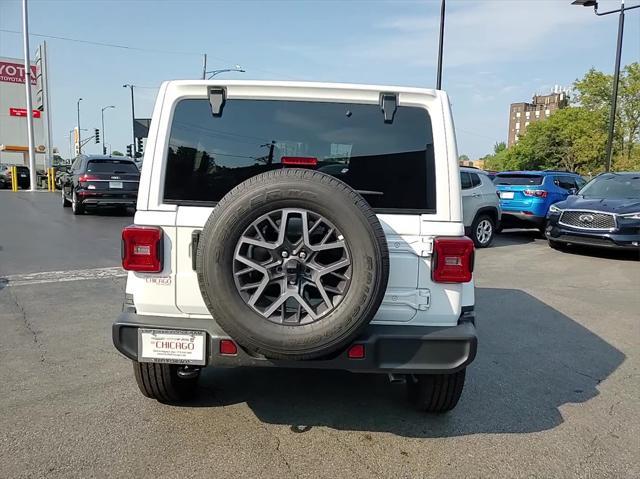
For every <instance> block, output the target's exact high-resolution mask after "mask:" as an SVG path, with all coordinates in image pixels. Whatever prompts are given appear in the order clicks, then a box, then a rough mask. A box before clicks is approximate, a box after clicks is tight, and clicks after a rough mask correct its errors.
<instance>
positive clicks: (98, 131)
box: [93, 128, 100, 144]
mask: <svg viewBox="0 0 640 479" xmlns="http://www.w3.org/2000/svg"><path fill="white" fill-rule="evenodd" d="M93 131H94V132H95V137H96V144H97V143H100V130H98V129H97V128H96V129H95V130H93Z"/></svg>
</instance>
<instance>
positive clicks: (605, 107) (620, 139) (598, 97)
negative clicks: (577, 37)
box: [573, 62, 640, 162]
mask: <svg viewBox="0 0 640 479" xmlns="http://www.w3.org/2000/svg"><path fill="white" fill-rule="evenodd" d="M612 83H613V75H606V74H605V73H602V72H599V71H597V70H595V69H593V68H592V69H591V70H589V71H588V72H587V73H586V74H585V76H584V77H583V78H582V79H579V80H576V81H575V83H574V84H573V87H574V89H575V93H574V100H573V101H574V104H576V105H579V106H581V107H583V108H586V109H588V110H590V111H594V112H598V113H600V114H601V115H603V117H604V118H607V121H608V115H609V110H610V108H611V94H612ZM638 141H640V63H638V62H635V63H631V64H629V65H627V66H625V67H624V68H623V69H622V71H621V72H620V85H619V89H618V107H617V109H616V124H615V135H614V155H615V156H617V155H624V156H625V158H626V160H627V162H628V161H629V160H631V157H632V153H633V151H634V145H635V144H637V143H638Z"/></svg>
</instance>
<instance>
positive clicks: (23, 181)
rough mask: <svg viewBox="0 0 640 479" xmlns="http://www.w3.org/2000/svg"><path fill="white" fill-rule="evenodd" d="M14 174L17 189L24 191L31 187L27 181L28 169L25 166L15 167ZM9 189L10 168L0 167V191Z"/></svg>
mask: <svg viewBox="0 0 640 479" xmlns="http://www.w3.org/2000/svg"><path fill="white" fill-rule="evenodd" d="M16 172H17V173H18V187H19V188H24V189H25V190H26V189H28V188H29V186H31V181H30V179H29V168H27V167H26V166H16ZM2 188H11V166H10V165H0V189H2Z"/></svg>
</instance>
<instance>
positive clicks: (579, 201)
mask: <svg viewBox="0 0 640 479" xmlns="http://www.w3.org/2000/svg"><path fill="white" fill-rule="evenodd" d="M546 236H547V239H548V240H549V245H550V246H551V247H552V248H556V249H557V248H560V247H561V246H563V245H565V244H567V243H569V244H583V245H588V246H603V247H608V248H625V249H636V250H638V251H640V173H603V174H601V175H599V176H597V177H596V178H594V179H593V180H591V181H590V182H589V183H587V184H586V185H585V186H584V187H583V188H582V189H581V190H580V191H579V192H578V193H577V194H576V195H573V196H569V197H568V198H567V199H566V200H565V201H560V202H558V203H555V204H553V205H551V207H550V208H549V221H548V223H547V228H546Z"/></svg>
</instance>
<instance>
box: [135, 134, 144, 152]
mask: <svg viewBox="0 0 640 479" xmlns="http://www.w3.org/2000/svg"><path fill="white" fill-rule="evenodd" d="M136 142H137V147H138V148H137V151H138V153H140V154H141V155H142V152H143V150H144V146H143V145H142V138H136Z"/></svg>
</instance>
